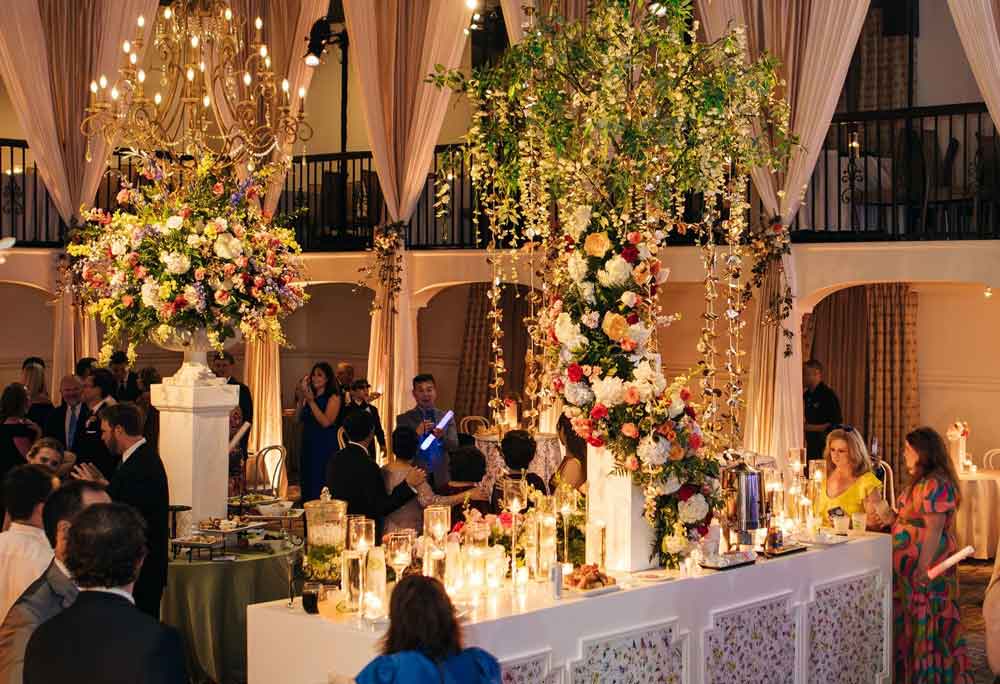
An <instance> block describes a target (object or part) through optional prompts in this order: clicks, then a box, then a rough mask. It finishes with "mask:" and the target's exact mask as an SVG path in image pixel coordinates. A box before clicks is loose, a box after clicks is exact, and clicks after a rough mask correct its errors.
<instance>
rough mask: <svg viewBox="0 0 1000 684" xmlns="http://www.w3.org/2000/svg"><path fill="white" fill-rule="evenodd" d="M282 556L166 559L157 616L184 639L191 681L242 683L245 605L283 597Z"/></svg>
mask: <svg viewBox="0 0 1000 684" xmlns="http://www.w3.org/2000/svg"><path fill="white" fill-rule="evenodd" d="M286 555H287V553H276V554H274V555H269V554H265V553H243V554H239V555H238V556H237V560H235V561H209V560H198V559H197V558H195V560H194V561H190V562H189V561H188V560H187V556H186V554H185V555H184V556H183V557H178V558H177V560H174V561H171V563H170V568H169V571H168V576H167V588H166V591H165V592H164V594H163V604H162V608H161V612H160V615H161V618H162V620H163V621H164V622H165V623H167V624H168V625H171V626H173V627H176V628H177V629H178V630H180V632H181V635H182V636H183V637H184V642H185V646H186V647H187V653H188V668H189V671H190V672H191V676H192V678H193V681H195V682H218V683H219V684H229V683H230V682H245V681H246V679H247V653H246V651H247V606H248V605H249V604H251V603H261V602H264V601H274V600H277V599H280V598H284V597H287V596H288V566H287V560H286Z"/></svg>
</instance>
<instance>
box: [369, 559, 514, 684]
mask: <svg viewBox="0 0 1000 684" xmlns="http://www.w3.org/2000/svg"><path fill="white" fill-rule="evenodd" d="M354 681H355V682H356V683H357V684H500V681H501V675H500V664H499V663H498V662H497V660H496V658H494V657H493V656H491V655H490V654H489V653H487V652H486V651H484V650H482V649H481V648H462V633H461V629H460V628H459V626H458V618H456V617H455V608H454V606H452V604H451V599H449V598H448V594H447V593H446V592H445V590H444V585H442V584H441V582H439V581H438V580H436V579H433V578H431V577H424V576H423V575H407V576H406V577H404V578H403V579H402V580H400V582H399V583H398V584H397V585H396V587H395V589H393V592H392V598H391V599H390V601H389V631H388V632H387V633H386V635H385V641H384V643H383V646H382V655H380V656H379V657H377V658H375V660H373V661H371V662H370V663H368V665H367V666H365V669H363V670H362V671H361V672H360V673H359V674H358V676H357V677H355V679H354Z"/></svg>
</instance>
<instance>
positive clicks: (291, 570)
mask: <svg viewBox="0 0 1000 684" xmlns="http://www.w3.org/2000/svg"><path fill="white" fill-rule="evenodd" d="M285 541H286V543H287V545H288V547H289V549H288V553H287V554H285V563H286V565H287V568H288V607H289V608H291V607H292V606H293V605H294V603H295V563H296V562H298V559H299V553H301V551H302V545H303V543H304V542H305V540H304V539H302V537H297V536H295V535H293V534H288V535H287V537H286V540H285Z"/></svg>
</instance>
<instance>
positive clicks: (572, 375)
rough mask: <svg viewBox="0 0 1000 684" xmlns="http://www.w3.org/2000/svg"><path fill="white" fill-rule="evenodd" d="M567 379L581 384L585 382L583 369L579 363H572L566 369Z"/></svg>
mask: <svg viewBox="0 0 1000 684" xmlns="http://www.w3.org/2000/svg"><path fill="white" fill-rule="evenodd" d="M566 377H568V378H569V381H570V382H580V381H581V380H583V368H581V367H580V364H578V363H571V364H570V365H569V366H567V367H566Z"/></svg>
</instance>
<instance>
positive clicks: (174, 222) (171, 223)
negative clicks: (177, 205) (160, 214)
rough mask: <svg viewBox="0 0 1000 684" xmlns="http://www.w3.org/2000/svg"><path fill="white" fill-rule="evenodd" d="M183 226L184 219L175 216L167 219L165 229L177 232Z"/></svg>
mask: <svg viewBox="0 0 1000 684" xmlns="http://www.w3.org/2000/svg"><path fill="white" fill-rule="evenodd" d="M183 225H184V219H183V218H182V217H180V216H177V215H176V214H175V215H173V216H171V217H170V218H168V219H167V229H168V230H177V229H179V228H180V227H181V226H183Z"/></svg>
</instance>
